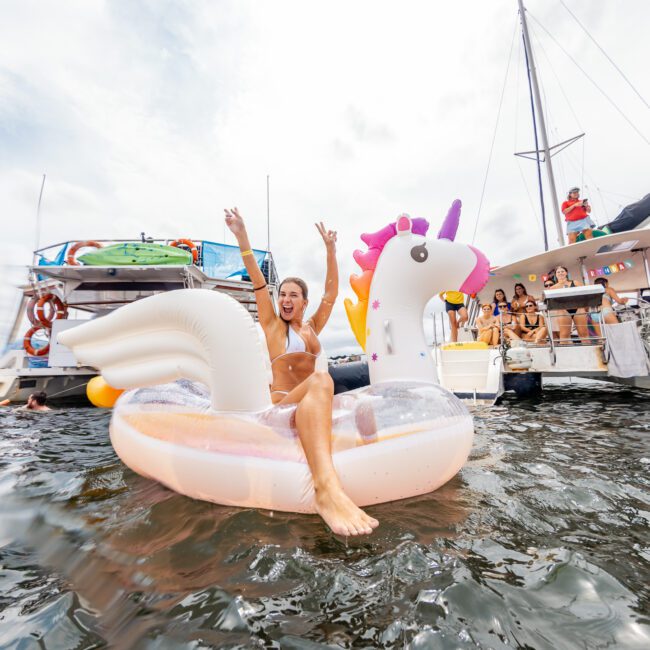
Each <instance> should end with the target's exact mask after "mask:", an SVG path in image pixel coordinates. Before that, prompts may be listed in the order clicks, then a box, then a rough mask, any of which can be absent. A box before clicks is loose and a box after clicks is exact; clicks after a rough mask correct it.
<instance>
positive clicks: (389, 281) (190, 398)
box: [59, 201, 489, 512]
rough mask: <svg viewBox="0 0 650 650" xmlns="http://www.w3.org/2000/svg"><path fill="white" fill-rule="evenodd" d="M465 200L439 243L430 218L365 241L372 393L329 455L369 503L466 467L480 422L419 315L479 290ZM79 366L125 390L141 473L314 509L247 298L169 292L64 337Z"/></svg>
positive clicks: (134, 462) (339, 403) (186, 486)
mask: <svg viewBox="0 0 650 650" xmlns="http://www.w3.org/2000/svg"><path fill="white" fill-rule="evenodd" d="M460 207H461V205H460V201H455V202H454V203H453V204H452V207H451V209H450V210H449V213H448V215H447V218H446V219H445V221H444V223H443V226H442V228H441V229H440V232H439V233H438V237H437V238H436V239H432V238H428V237H427V236H426V233H427V230H428V227H429V224H428V223H427V221H426V220H424V219H411V218H409V217H408V216H407V215H401V216H400V217H398V219H397V221H396V222H395V223H391V224H389V225H388V226H386V227H385V228H382V229H381V230H379V231H378V232H376V233H373V234H364V235H362V236H361V239H362V240H363V241H364V242H365V243H366V245H367V246H368V250H367V251H365V252H360V251H355V253H354V258H355V260H356V261H357V262H358V264H359V265H360V266H361V269H362V274H361V275H360V276H355V275H353V276H352V277H351V280H350V281H351V285H352V288H353V290H354V292H355V293H356V295H357V297H358V302H357V303H356V304H353V303H352V302H351V301H349V300H346V302H345V308H346V311H347V313H348V317H349V319H350V323H351V325H352V329H353V331H354V333H355V335H356V337H357V339H358V341H359V343H360V344H361V345H362V347H363V348H364V350H365V351H366V354H367V356H368V363H369V366H370V381H371V383H370V385H369V386H366V387H364V388H360V389H356V390H354V391H350V392H347V393H342V394H340V395H336V396H335V397H334V402H333V432H332V436H333V437H332V450H333V458H334V464H335V467H336V469H337V472H338V474H339V477H340V479H341V482H342V484H343V487H344V489H345V491H346V493H347V494H348V495H349V496H350V498H351V499H352V500H353V501H354V502H355V503H356V504H357V505H359V506H367V505H371V504H376V503H382V502H385V501H393V500H396V499H402V498H405V497H409V496H415V495H418V494H424V493H427V492H430V491H432V490H435V489H436V488H438V487H439V486H441V485H442V484H444V483H446V482H447V481H448V480H449V479H450V478H452V477H453V476H454V475H455V474H456V473H457V472H458V470H459V469H460V468H461V467H462V465H463V464H464V462H465V461H466V459H467V457H468V455H469V452H470V449H471V446H472V439H473V435H474V426H473V422H472V418H471V416H470V415H469V413H468V411H467V409H466V408H465V406H464V405H463V404H462V402H460V400H458V399H457V398H456V397H455V396H454V395H453V394H452V393H450V392H448V391H446V390H444V389H443V388H442V387H440V386H439V385H438V384H437V383H436V368H435V364H434V362H433V358H432V355H431V352H430V350H429V348H428V346H427V344H426V341H425V337H424V330H423V324H422V315H423V312H424V308H425V305H426V303H427V302H428V300H429V299H430V298H431V297H432V296H434V295H437V294H438V293H439V292H440V291H444V290H449V289H456V290H460V291H462V292H464V293H468V294H471V293H475V292H478V291H479V290H480V289H482V288H483V286H484V285H485V283H486V281H487V278H488V270H489V264H488V261H487V259H486V258H485V256H484V255H483V254H482V253H481V252H480V251H478V250H476V249H475V248H473V247H472V246H468V245H465V244H461V243H457V242H454V238H455V235H456V231H457V229H458V223H459V218H460ZM59 341H60V342H61V343H62V344H63V345H66V346H68V347H69V348H70V349H71V350H72V351H73V352H74V354H75V356H76V358H77V361H78V362H79V363H80V364H83V365H90V366H94V367H96V368H99V369H100V370H101V373H102V375H103V377H104V378H105V380H106V382H108V384H110V385H111V386H113V387H115V388H122V389H133V390H129V391H128V392H125V393H124V394H123V395H122V396H121V397H120V398H119V400H118V401H117V403H116V405H115V409H114V411H113V416H112V420H111V424H110V435H111V441H112V444H113V447H114V448H115V451H116V452H117V454H118V456H119V457H120V458H121V459H122V460H123V461H124V463H125V464H126V465H128V466H129V467H130V468H131V469H133V470H134V471H135V472H137V473H138V474H141V475H143V476H145V477H149V478H152V479H155V480H156V481H159V482H160V483H162V484H164V485H166V486H167V487H169V488H171V489H172V490H175V491H176V492H179V493H181V494H184V495H187V496H189V497H192V498H196V499H204V500H207V501H212V502H215V503H220V504H224V505H234V506H243V507H256V508H266V509H269V510H282V511H291V512H314V498H313V486H312V481H311V475H310V472H309V468H308V466H307V463H306V460H305V457H304V454H303V451H302V447H301V444H300V441H299V439H298V436H297V433H296V431H295V428H294V426H293V420H292V416H293V414H294V411H295V406H273V405H272V402H271V395H270V389H269V374H268V373H269V368H268V353H267V352H266V350H265V347H266V344H265V341H264V337H263V336H262V337H260V334H259V331H258V329H257V326H256V324H255V323H254V322H253V319H252V318H251V316H250V314H249V313H248V312H247V311H246V310H245V309H244V307H242V306H241V305H240V304H239V303H238V302H237V301H236V300H235V299H234V298H231V297H230V296H228V295H226V294H222V293H217V292H214V291H208V290H202V289H183V290H178V291H171V292H168V293H162V294H158V295H155V296H152V297H149V298H145V299H143V300H140V301H137V302H134V303H131V304H129V305H126V306H124V307H122V308H120V309H118V310H116V311H114V312H112V313H111V314H109V315H107V316H104V317H102V318H99V319H97V320H93V321H90V322H88V323H86V324H83V325H81V326H78V327H76V328H74V329H70V330H67V331H65V332H62V333H60V334H59Z"/></svg>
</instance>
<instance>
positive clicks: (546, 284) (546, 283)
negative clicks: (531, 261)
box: [544, 282, 553, 289]
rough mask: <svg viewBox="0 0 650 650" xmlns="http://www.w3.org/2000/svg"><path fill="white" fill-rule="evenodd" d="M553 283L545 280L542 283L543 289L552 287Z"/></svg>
mask: <svg viewBox="0 0 650 650" xmlns="http://www.w3.org/2000/svg"><path fill="white" fill-rule="evenodd" d="M552 286H553V283H552V282H545V283H544V289H548V288H549V287H552Z"/></svg>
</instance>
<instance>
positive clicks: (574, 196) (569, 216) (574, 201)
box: [562, 187, 594, 244]
mask: <svg viewBox="0 0 650 650" xmlns="http://www.w3.org/2000/svg"><path fill="white" fill-rule="evenodd" d="M590 212H591V206H590V205H589V200H588V199H581V198H580V188H579V187H572V188H571V189H570V190H569V193H568V195H567V200H566V201H565V202H564V203H563V204H562V213H563V214H564V218H565V220H566V222H567V226H566V233H567V237H568V238H569V244H575V243H576V239H577V238H578V235H579V234H580V233H582V234H583V235H584V236H585V239H592V238H593V236H594V235H593V232H592V230H593V227H594V223H593V221H592V220H591V218H590V216H589V214H590Z"/></svg>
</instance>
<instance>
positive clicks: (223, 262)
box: [33, 233, 278, 285]
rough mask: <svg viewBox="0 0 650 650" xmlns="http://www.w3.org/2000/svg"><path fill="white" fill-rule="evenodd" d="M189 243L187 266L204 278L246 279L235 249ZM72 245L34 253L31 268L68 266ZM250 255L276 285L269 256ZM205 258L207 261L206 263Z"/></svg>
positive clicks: (148, 241) (204, 242) (200, 241)
mask: <svg viewBox="0 0 650 650" xmlns="http://www.w3.org/2000/svg"><path fill="white" fill-rule="evenodd" d="M81 241H83V240H81ZM92 241H93V242H97V243H99V244H102V245H104V246H107V245H112V244H125V243H142V244H163V245H170V244H171V243H172V242H174V241H176V240H174V239H171V238H154V237H145V236H144V233H142V234H141V238H140V239H139V240H138V239H135V238H131V239H115V238H111V239H94V240H92ZM190 241H191V242H193V243H194V244H195V245H196V247H197V251H198V255H197V259H196V261H195V262H193V263H192V264H191V266H195V267H197V268H198V269H200V270H201V271H203V272H204V273H205V274H206V275H208V276H209V277H213V278H220V279H227V278H229V277H232V276H236V275H240V276H241V277H242V278H244V279H248V277H247V274H246V269H245V267H244V264H243V262H242V261H241V257H240V255H239V247H238V246H234V245H231V244H224V243H219V242H213V241H209V240H205V239H198V238H197V239H190ZM75 243H77V241H75V240H70V241H63V242H57V243H55V244H50V245H48V246H44V247H41V248H39V249H37V250H35V251H34V262H33V266H34V267H42V266H70V264H69V263H68V262H67V253H68V250H69V249H70V247H71V246H72V245H74V244H75ZM254 253H255V256H256V258H257V261H258V263H259V265H260V268H261V269H262V273H263V274H264V277H265V278H266V281H267V282H268V283H269V284H271V285H275V284H277V282H278V274H277V270H276V268H275V263H274V260H273V255H272V254H271V252H270V251H266V250H263V249H254ZM208 255H209V256H210V259H208Z"/></svg>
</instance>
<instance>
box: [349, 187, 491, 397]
mask: <svg viewBox="0 0 650 650" xmlns="http://www.w3.org/2000/svg"><path fill="white" fill-rule="evenodd" d="M460 210H461V202H460V201H459V200H458V199H456V200H455V201H454V202H453V203H452V205H451V208H450V209H449V212H448V213H447V217H446V218H445V220H444V222H443V224H442V227H441V228H440V231H439V232H438V236H437V238H436V239H431V238H429V237H427V236H426V234H427V231H428V229H429V223H428V221H426V219H419V218H418V219H411V218H410V217H409V216H408V215H406V214H402V215H400V216H399V217H398V218H397V221H396V222H395V223H390V224H388V225H387V226H386V227H384V228H382V229H381V230H378V231H377V232H374V233H364V234H363V235H361V239H362V240H363V242H364V243H365V244H366V245H367V246H368V250H367V251H365V252H364V251H359V250H356V251H354V259H355V261H356V262H357V264H358V265H359V266H360V267H361V269H362V273H361V275H355V274H353V275H352V276H351V277H350V284H351V286H352V289H353V290H354V292H355V294H356V295H357V298H358V302H357V303H356V304H354V303H353V302H352V301H351V300H350V299H349V298H348V299H346V300H345V310H346V312H347V315H348V319H349V321H350V325H351V327H352V331H353V332H354V335H355V336H356V339H357V341H358V342H359V344H360V345H361V347H362V348H363V349H364V350H365V352H366V354H367V356H368V365H369V368H370V381H371V383H373V384H376V383H379V382H388V381H426V382H431V381H435V380H436V379H437V374H436V368H435V365H434V363H433V358H432V356H431V354H430V352H429V349H428V347H427V343H426V340H425V336H424V328H423V326H422V316H423V313H424V308H425V306H426V304H427V302H428V301H429V300H430V299H431V298H432V297H433V296H435V295H437V294H438V293H440V292H441V291H449V290H453V291H462V292H463V293H466V294H473V293H477V292H478V291H480V290H481V289H482V288H483V287H484V286H485V284H486V283H487V280H488V276H489V262H488V260H487V258H486V257H485V255H483V253H481V251H479V250H477V249H476V248H474V247H473V246H470V245H468V244H461V243H458V242H455V241H454V239H455V237H456V232H457V230H458V224H459V221H460Z"/></svg>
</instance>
